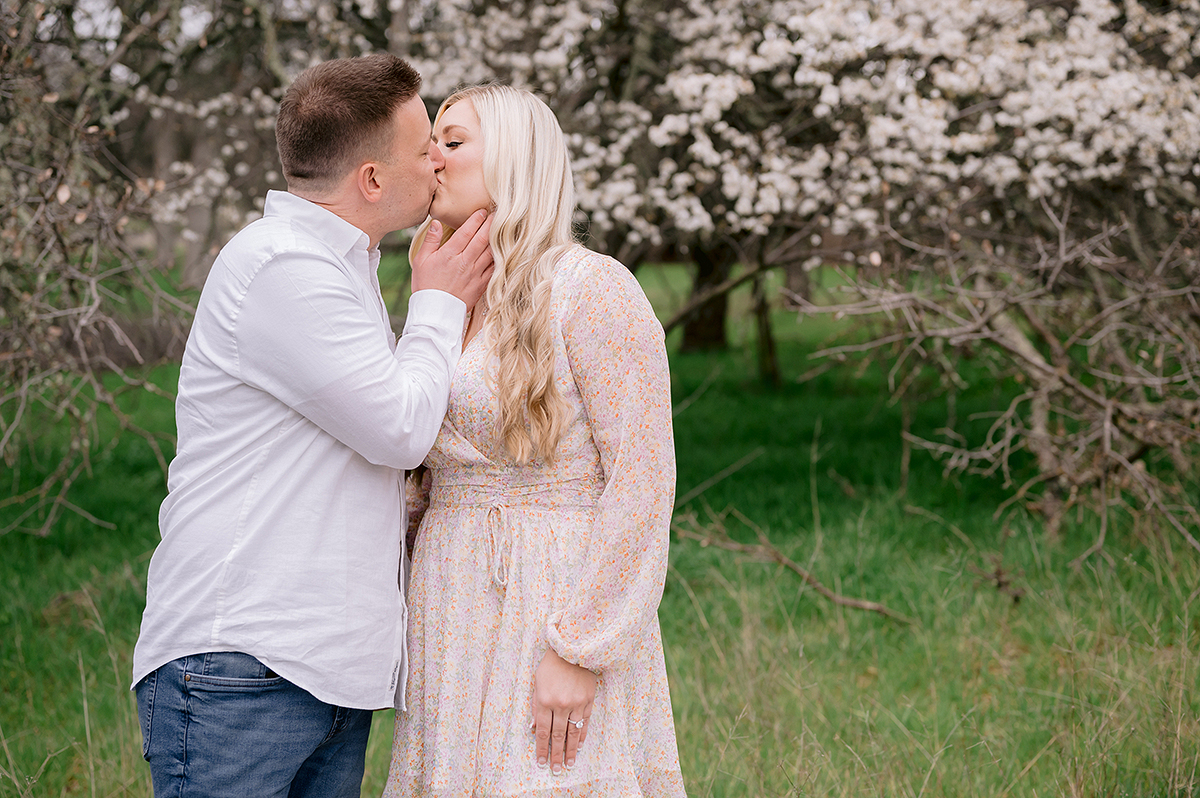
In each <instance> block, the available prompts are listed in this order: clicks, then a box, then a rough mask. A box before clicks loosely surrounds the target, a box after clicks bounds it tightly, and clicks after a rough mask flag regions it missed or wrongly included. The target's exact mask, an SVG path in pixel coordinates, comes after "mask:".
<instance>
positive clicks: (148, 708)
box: [134, 671, 158, 762]
mask: <svg viewBox="0 0 1200 798" xmlns="http://www.w3.org/2000/svg"><path fill="white" fill-rule="evenodd" d="M157 687H158V671H154V672H152V673H151V674H150V675H149V676H146V677H145V678H144V679H142V680H141V681H140V682H138V684H137V687H136V688H134V695H136V696H137V709H138V723H139V724H140V725H141V727H142V758H143V759H145V760H146V761H147V762H149V761H150V734H151V730H152V728H153V723H152V720H153V718H154V693H155V689H156V688H157Z"/></svg>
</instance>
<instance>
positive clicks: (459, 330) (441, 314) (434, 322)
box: [400, 288, 467, 338]
mask: <svg viewBox="0 0 1200 798" xmlns="http://www.w3.org/2000/svg"><path fill="white" fill-rule="evenodd" d="M466 316H467V304H466V303H465V302H463V301H462V300H461V299H459V298H458V297H456V296H454V294H449V293H447V292H445V291H439V290H438V289H436V288H426V289H424V290H421V291H417V292H416V293H415V294H413V295H412V296H410V297H409V298H408V315H407V316H406V317H405V319H404V330H403V331H402V332H401V333H400V334H401V335H407V334H408V332H409V330H410V329H411V328H412V327H414V326H416V325H428V326H431V327H436V328H439V329H441V330H444V331H445V332H446V333H447V334H448V335H456V336H458V337H459V338H461V337H462V334H463V323H464V322H465V321H466Z"/></svg>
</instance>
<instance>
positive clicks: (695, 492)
mask: <svg viewBox="0 0 1200 798" xmlns="http://www.w3.org/2000/svg"><path fill="white" fill-rule="evenodd" d="M765 451H766V447H764V446H759V447H758V448H757V449H755V450H754V451H752V452H750V454H748V455H746V456H745V457H743V458H742V459H741V460H738V461H737V462H736V463H734V464H733V465H731V466H729V467H728V468H725V469H723V470H722V471H719V472H717V473H716V474H713V475H712V476H711V477H709V478H708V479H706V480H704V481H703V482H701V483H700V484H699V485H697V486H696V487H694V488H692V489H691V490H689V491H688V492H687V493H685V494H683V496H681V497H679V498H678V499H676V500H675V507H676V508H679V507H682V506H683V505H685V504H687V503H688V502H690V501H691V500H692V499H694V498H696V497H697V496H699V495H700V494H701V493H703V492H704V491H706V490H708V489H709V488H711V487H712V486H713V485H716V484H717V483H718V482H720V481H721V480H723V479H725V478H726V477H728V476H729V475H731V474H733V473H735V472H737V471H740V470H742V469H743V468H745V467H746V466H748V465H750V463H752V462H754V461H755V460H756V459H758V458H759V457H760V456H761V455H762V454H763V452H765Z"/></svg>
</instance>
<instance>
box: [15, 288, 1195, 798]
mask: <svg viewBox="0 0 1200 798" xmlns="http://www.w3.org/2000/svg"><path fill="white" fill-rule="evenodd" d="M639 277H640V278H641V279H642V281H643V284H644V285H646V287H647V291H648V293H650V294H651V296H652V299H653V300H654V302H655V304H656V307H657V308H658V309H659V311H660V313H661V314H663V315H666V314H667V313H669V312H670V309H671V308H672V307H674V306H677V305H678V303H679V302H680V301H682V298H683V294H684V292H685V287H686V276H685V275H683V274H682V273H681V272H680V271H679V270H678V269H669V268H646V269H643V270H642V272H641V273H640V274H639ZM397 297H398V299H400V300H401V301H402V299H403V297H402V295H399V294H397ZM390 299H391V297H389V300H390ZM746 306H747V300H746V298H745V295H744V292H743V294H742V295H739V296H738V297H735V301H734V307H735V316H734V318H733V321H732V322H731V325H730V333H731V338H732V339H733V340H734V342H735V347H734V348H733V349H732V350H731V351H730V352H728V353H724V354H720V355H695V354H692V355H686V356H683V355H678V354H676V355H673V356H672V371H673V393H674V397H675V402H676V406H677V408H678V415H677V417H676V419H675V434H676V450H677V454H678V460H679V478H678V495H679V496H680V497H681V498H683V497H686V496H688V494H692V496H691V498H689V499H688V500H687V501H686V502H684V503H682V504H681V505H680V507H679V508H678V510H677V514H676V524H677V526H679V527H680V528H682V529H687V530H692V531H693V532H697V533H703V532H706V531H707V532H709V533H720V534H728V535H729V536H730V537H731V538H733V539H736V540H740V541H747V542H753V541H755V540H756V539H757V535H758V534H759V532H762V533H763V534H765V535H767V536H768V538H769V539H770V540H771V541H772V542H773V543H774V545H776V546H777V547H778V548H779V549H780V550H781V551H783V552H784V553H786V554H787V555H788V556H790V557H791V558H792V559H793V560H794V561H796V562H798V563H800V564H801V565H802V566H804V567H805V568H807V569H808V570H809V571H810V572H812V574H813V575H814V576H816V577H817V578H818V579H820V580H821V581H822V582H823V583H824V584H825V585H827V586H828V587H830V588H831V589H834V590H836V591H839V592H841V593H843V594H845V595H849V596H856V597H862V598H868V599H873V600H877V601H880V602H883V603H885V604H887V605H888V606H889V607H891V608H892V609H894V610H896V611H897V612H899V613H902V614H903V615H906V616H909V617H911V618H913V619H915V621H916V623H914V624H911V625H906V624H901V623H897V622H895V621H891V620H888V619H885V618H882V617H880V616H878V615H876V614H871V613H867V612H863V611H859V610H851V609H847V608H844V607H841V606H838V605H835V604H833V603H831V602H830V601H828V600H826V599H825V598H822V597H821V596H819V595H817V594H816V592H815V591H813V590H812V589H811V588H809V587H807V586H806V585H805V584H804V583H803V582H801V580H800V579H799V578H798V577H796V575H795V574H793V573H791V572H790V571H787V570H785V569H783V568H781V567H779V566H776V565H773V564H769V563H765V562H759V561H755V560H751V559H748V558H746V557H744V556H742V555H738V554H735V553H731V552H728V551H725V550H722V549H719V548H717V547H715V546H708V547H704V546H701V545H700V544H698V543H696V542H694V541H691V540H682V539H678V540H676V541H675V542H674V543H673V549H672V555H671V568H670V571H669V574H668V577H667V584H666V590H665V593H664V598H663V603H662V607H661V609H660V613H659V616H660V619H661V621H662V626H663V636H664V641H665V646H666V655H667V667H668V673H669V676H670V681H671V688H672V698H673V702H674V707H675V714H676V728H677V732H678V736H679V748H680V757H681V760H682V765H683V770H684V776H685V779H686V781H687V783H688V787H689V794H690V795H692V796H810V795H811V796H817V795H820V796H863V795H878V796H997V797H999V796H1052V795H1053V796H1057V795H1069V796H1125V795H1128V796H1164V798H1165V797H1166V796H1170V798H1180V797H1181V796H1197V795H1200V727H1198V721H1197V719H1198V718H1200V693H1198V690H1197V687H1198V681H1197V669H1198V668H1200V656H1198V655H1200V619H1198V618H1197V615H1198V614H1200V613H1198V612H1197V609H1198V608H1197V606H1196V597H1197V595H1200V562H1197V558H1196V557H1195V555H1194V553H1193V552H1191V551H1190V550H1189V549H1187V548H1186V547H1184V546H1182V545H1179V544H1178V543H1177V542H1176V541H1175V540H1174V539H1173V538H1171V537H1164V538H1155V537H1152V536H1148V535H1144V534H1143V535H1137V534H1134V533H1133V531H1132V530H1131V529H1130V524H1129V523H1128V519H1126V518H1124V517H1122V516H1118V517H1116V519H1115V521H1116V523H1115V525H1114V528H1113V529H1111V530H1110V535H1109V539H1108V542H1107V544H1106V546H1105V549H1104V551H1103V553H1102V555H1100V556H1097V557H1093V558H1092V559H1090V560H1089V561H1088V562H1087V563H1086V564H1085V565H1084V567H1083V568H1082V569H1080V570H1078V571H1075V570H1072V569H1071V567H1070V565H1069V563H1070V561H1071V560H1072V559H1073V558H1074V557H1076V556H1077V555H1078V554H1079V553H1080V552H1082V551H1084V550H1085V549H1086V548H1087V547H1088V546H1089V545H1090V544H1091V542H1092V540H1093V538H1094V535H1095V529H1094V528H1093V526H1092V524H1091V522H1090V521H1089V520H1088V519H1086V518H1084V519H1082V520H1081V521H1079V522H1074V521H1073V522H1072V523H1070V524H1067V525H1066V526H1065V527H1064V530H1063V533H1062V535H1061V536H1060V537H1059V538H1058V539H1055V540H1048V539H1046V537H1045V536H1044V535H1043V534H1042V533H1041V532H1040V530H1039V528H1038V526H1037V522H1036V519H1035V518H1030V517H1028V516H1027V515H1024V514H1023V513H1022V512H1014V513H1011V514H1009V515H1006V516H1004V517H1003V518H1001V519H999V520H997V519H995V518H994V517H993V513H994V508H995V507H996V506H997V504H998V503H999V502H1000V501H1002V500H1003V498H1004V497H1005V496H1006V495H1007V494H1006V493H1005V491H1004V490H1003V489H1002V488H1001V486H999V485H998V484H995V483H992V482H987V481H983V480H980V479H978V478H973V477H957V478H954V479H944V478H943V476H942V473H941V467H940V466H939V465H938V464H937V463H935V462H934V461H933V460H932V459H931V458H929V457H928V455H925V454H923V453H921V452H914V453H913V456H912V464H911V468H910V472H909V475H908V484H907V490H906V492H904V493H901V492H900V487H901V475H900V453H901V448H900V440H899V430H900V409H899V408H898V407H897V406H895V405H894V404H893V403H891V402H890V401H889V399H888V392H887V390H886V380H885V376H884V375H883V374H882V373H880V372H879V370H878V369H876V368H874V367H870V368H866V369H863V370H861V373H859V372H858V371H857V370H854V369H851V368H845V369H834V370H831V371H828V372H826V373H824V374H821V375H819V376H818V377H816V378H813V379H810V380H806V381H803V382H798V381H797V379H796V378H797V377H798V376H799V375H801V374H803V373H805V372H806V371H808V370H809V369H810V368H811V366H812V365H813V363H812V362H811V361H810V359H809V357H808V355H809V353H810V352H812V351H814V350H815V349H818V348H820V347H821V346H822V345H823V344H824V342H825V341H826V340H827V338H828V336H829V335H831V334H832V333H834V332H836V331H837V326H836V324H835V323H834V322H832V321H831V320H828V319H819V320H818V319H808V320H805V321H803V322H800V323H798V322H797V321H796V319H795V317H794V316H792V315H791V314H788V313H786V312H783V311H779V312H778V313H777V314H776V330H777V331H778V333H779V338H780V360H781V365H782V368H783V372H784V382H785V384H784V386H783V387H782V388H779V389H767V388H765V387H763V386H762V384H761V383H760V382H759V381H758V379H757V377H756V376H755V374H754V356H753V351H752V346H753V326H752V324H750V323H749V322H748V321H747V320H745V318H744V309H745V307H746ZM676 338H677V334H676V335H674V336H673V337H672V339H671V340H672V341H674V340H675V339H676ZM172 375H173V372H172V369H171V367H164V369H163V372H162V374H160V375H159V376H161V377H162V378H163V380H164V381H165V382H167V383H168V384H169V383H170V381H171V380H172ZM970 381H971V382H972V387H971V388H970V389H968V390H967V391H965V392H964V393H963V395H962V396H961V397H960V399H959V413H960V414H961V415H963V416H965V415H966V413H968V412H975V411H982V410H986V409H989V408H992V407H995V406H996V404H997V402H999V401H1002V400H1003V398H1004V397H1003V392H1004V386H1003V385H998V384H997V383H996V382H995V381H991V380H988V379H987V378H986V375H983V374H980V375H978V376H977V377H976V378H974V379H972V380H970ZM130 400H131V401H132V400H133V398H132V397H130ZM137 401H138V402H139V403H140V404H139V406H138V407H137V408H136V414H137V417H138V418H139V420H141V421H142V422H143V423H144V424H146V425H148V426H149V427H151V428H154V429H169V427H170V424H171V412H170V405H169V403H167V402H164V401H163V400H160V399H156V398H154V397H141V398H140V399H138V400H137ZM131 409H132V408H131ZM944 418H945V407H944V406H942V405H940V404H938V403H933V402H930V403H927V404H922V405H920V406H919V407H917V408H915V409H914V418H913V428H914V431H916V432H917V433H918V434H923V433H924V434H932V431H933V430H934V429H936V428H937V427H938V426H939V424H940V423H942V422H943V421H944ZM47 446H51V447H52V444H47ZM37 454H38V458H39V462H45V461H46V460H47V459H48V458H49V457H50V456H51V455H52V454H53V452H52V451H50V450H46V451H41V452H38V453H37ZM739 462H743V463H744V465H743V466H742V467H741V468H739V469H737V470H735V471H733V472H732V473H730V474H729V475H728V476H726V477H725V478H724V479H720V480H716V481H714V477H715V476H716V475H719V474H720V473H721V472H723V471H726V470H727V469H729V467H730V466H732V465H734V464H737V463H739ZM25 467H26V468H27V469H29V468H31V466H30V465H29V464H28V463H27V464H26V466H25ZM4 477H5V478H6V484H7V483H8V481H9V480H10V479H11V475H7V474H6V475H4ZM705 485H707V487H704V486H705ZM700 488H703V490H698V489H700ZM163 492H164V481H163V476H162V474H161V472H159V471H158V469H157V466H156V464H155V461H154V458H153V455H152V454H151V453H150V452H149V450H148V448H147V447H146V446H145V444H144V443H142V442H140V441H139V440H137V439H136V438H133V437H130V438H128V439H122V440H120V441H119V442H118V444H117V445H116V446H115V447H113V448H112V449H111V450H110V451H108V452H107V453H105V454H103V455H102V456H101V457H99V458H97V460H96V461H95V462H94V464H93V473H92V476H91V478H90V479H88V480H86V481H82V482H80V484H79V485H77V486H76V488H75V489H74V491H73V493H72V500H73V501H75V502H76V503H77V504H79V505H80V506H82V507H85V508H87V509H88V510H89V511H90V512H92V513H94V514H96V515H97V516H99V517H101V518H103V519H104V520H106V521H109V522H111V523H112V524H114V525H115V528H114V529H112V530H108V529H100V528H96V527H95V526H92V525H90V524H88V523H87V522H86V521H84V520H83V519H81V518H78V517H76V516H67V517H65V518H64V519H63V520H62V521H60V523H59V524H58V526H57V527H56V528H55V530H54V531H53V533H52V534H51V535H49V536H48V537H45V538H39V537H35V536H32V535H27V534H22V533H11V534H9V535H7V536H4V537H2V538H0V619H3V622H4V625H5V630H6V633H5V634H4V635H2V636H0V796H9V795H12V796H23V795H37V796H43V795H46V796H56V795H70V796H91V795H98V796H110V795H137V796H144V795H148V794H149V787H148V782H149V779H148V774H147V773H146V768H145V765H144V763H143V762H142V761H141V758H140V748H139V746H140V734H139V732H138V729H137V722H136V718H135V712H134V709H133V700H132V695H131V694H130V693H129V692H128V683H127V681H128V673H129V660H130V654H131V651H132V646H133V642H134V640H135V638H136V635H137V628H138V623H139V619H140V613H141V607H142V602H143V601H144V591H145V572H146V566H147V562H148V559H149V555H150V552H151V551H152V550H153V547H154V545H155V542H156V540H157V510H158V504H159V502H160V501H161V499H162V496H163ZM914 507H915V508H923V512H917V511H914V510H913V509H912V508H914ZM2 521H3V519H2V518H0V522H2ZM997 577H999V579H998V578H997ZM376 731H377V734H375V735H374V736H373V742H372V746H371V750H370V752H369V758H368V774H367V780H366V783H365V784H364V790H363V794H364V795H378V794H379V792H380V790H381V789H382V784H383V779H384V778H385V776H386V771H387V760H388V749H389V745H390V713H379V715H378V716H377V718H376ZM30 779H33V780H32V781H30Z"/></svg>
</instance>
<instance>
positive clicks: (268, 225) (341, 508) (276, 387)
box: [133, 191, 466, 709]
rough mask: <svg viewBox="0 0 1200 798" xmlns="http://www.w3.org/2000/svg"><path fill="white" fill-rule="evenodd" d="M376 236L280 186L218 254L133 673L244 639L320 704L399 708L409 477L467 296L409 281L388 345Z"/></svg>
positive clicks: (186, 367)
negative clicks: (405, 485) (400, 324)
mask: <svg viewBox="0 0 1200 798" xmlns="http://www.w3.org/2000/svg"><path fill="white" fill-rule="evenodd" d="M368 245H369V240H368V237H367V235H366V234H365V233H363V232H362V231H361V230H359V229H358V228H356V227H354V226H353V225H351V224H349V223H348V222H346V221H344V220H342V219H341V218H339V217H338V216H336V215H335V214H333V213H331V212H329V211H327V210H325V209H324V208H321V207H320V206H318V205H315V204H313V203H310V202H308V201H306V200H303V199H301V198H299V197H296V196H294V195H291V194H287V193H284V192H276V191H273V192H270V193H269V194H268V195H267V201H266V209H265V215H264V218H262V219H260V220H258V221H256V222H253V223H251V224H250V225H248V226H247V227H246V228H245V229H244V230H242V231H241V232H239V233H238V234H237V235H236V236H235V237H234V238H233V239H232V240H231V241H230V242H229V244H228V245H227V246H226V247H225V248H224V249H223V250H222V252H221V254H220V256H218V258H217V260H216V263H215V264H214V265H213V268H212V271H211V273H210V274H209V277H208V280H207V282H206V283H205V286H204V290H203V292H202V295H201V298H200V303H199V306H198V308H197V312H196V318H195V321H194V323H193V326H192V330H191V334H190V336H189V338H188V343H187V348H186V350H185V352H184V356H183V364H182V367H181V370H180V375H179V396H178V400H177V402H176V422H177V425H178V436H179V437H178V449H177V453H176V456H175V459H174V460H173V461H172V463H171V468H170V474H169V476H168V480H167V489H168V495H167V498H166V500H165V501H164V502H163V504H162V508H161V511H160V514H159V526H160V530H161V533H162V542H161V543H160V544H159V545H158V548H157V549H156V550H155V552H154V556H153V558H152V559H151V561H150V570H149V576H148V584H147V599H146V611H145V614H144V615H143V617H142V628H141V634H140V636H139V638H138V642H137V647H136V649H135V651H134V662H133V678H134V684H136V683H137V682H138V681H140V680H141V679H142V678H143V677H144V676H146V675H147V674H148V673H150V672H151V671H153V670H155V669H157V668H158V667H159V666H161V665H163V664H165V663H167V662H169V661H171V660H174V659H177V658H179V657H183V656H188V655H191V654H199V653H202V652H207V651H240V652H244V653H246V654H250V655H252V656H254V657H257V658H258V659H259V660H261V661H262V662H263V663H264V664H265V665H266V666H267V667H268V668H270V669H271V670H273V671H275V672H276V673H278V674H279V675H280V676H282V677H284V678H286V679H288V680H289V681H291V682H293V683H295V684H296V685H299V686H300V687H302V688H304V689H305V690H307V691H308V692H310V693H312V694H313V695H314V696H316V697H317V698H318V699H320V700H322V701H325V702H327V703H330V704H336V705H340V706H346V707H354V708H361V709H377V708H380V707H386V706H393V703H394V702H396V704H397V705H399V704H401V703H402V700H403V679H404V673H405V671H406V669H407V668H406V663H405V661H404V658H405V654H404V634H405V620H406V618H405V606H404V597H403V595H402V586H401V585H400V584H399V576H398V574H399V565H400V558H401V556H402V552H401V546H402V540H403V530H404V520H403V513H404V505H403V501H402V491H401V485H400V480H401V478H402V476H403V472H402V470H401V469H406V468H413V467H415V466H417V465H418V464H419V463H420V462H421V461H422V460H423V459H424V457H425V455H426V453H427V452H428V451H429V448H430V447H431V446H432V445H433V441H434V438H435V437H436V436H437V433H438V429H439V428H440V426H441V423H442V416H443V415H444V414H445V412H446V402H447V396H448V394H449V389H450V379H451V377H452V375H453V373H454V368H455V365H456V363H457V361H458V356H459V354H460V350H461V341H462V330H463V319H464V314H465V312H466V307H465V306H464V304H463V302H462V301H461V300H459V299H457V298H456V297H453V296H451V295H450V294H446V293H443V292H441V291H419V292H417V293H416V294H414V295H413V296H412V297H411V299H410V302H409V309H408V318H407V321H406V323H405V326H404V334H403V336H402V337H401V338H400V341H399V343H398V344H397V342H396V340H395V336H394V335H393V334H392V332H391V328H390V325H389V323H388V317H387V312H386V309H385V307H384V305H383V300H382V297H381V296H380V291H379V283H378V278H377V276H376V270H377V267H378V264H379V250H378V249H374V250H369V249H368Z"/></svg>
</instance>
